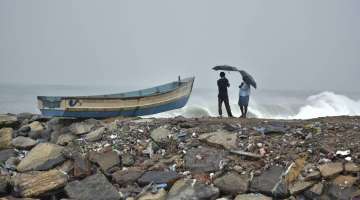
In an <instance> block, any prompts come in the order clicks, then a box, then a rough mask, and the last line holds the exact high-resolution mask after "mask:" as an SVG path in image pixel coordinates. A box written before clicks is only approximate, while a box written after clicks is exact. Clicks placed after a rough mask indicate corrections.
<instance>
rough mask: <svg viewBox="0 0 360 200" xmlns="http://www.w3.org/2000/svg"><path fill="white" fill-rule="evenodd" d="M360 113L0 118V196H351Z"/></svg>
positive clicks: (359, 194) (149, 199) (264, 199)
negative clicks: (254, 116)
mask: <svg viewBox="0 0 360 200" xmlns="http://www.w3.org/2000/svg"><path fill="white" fill-rule="evenodd" d="M359 136H360V117H348V116H343V117H327V118H317V119H311V120H270V119H236V118H230V119H228V118H223V119H219V118H194V119H187V118H183V117H176V118H167V119H142V118H114V119H106V120H95V119H87V120H78V119H62V118H51V119H49V118H44V117H42V116H39V115H34V114H30V113H22V114H18V115H11V114H6V115H0V170H1V176H0V196H1V197H0V199H1V200H7V199H8V200H10V199H49V200H57V199H79V200H85V199H99V200H100V199H104V200H112V199H114V200H119V199H127V200H133V199H138V200H165V199H169V200H182V199H184V200H186V199H191V200H197V199H198V200H205V199H210V200H215V199H219V200H220V199H221V200H228V199H229V200H230V199H235V200H251V199H259V200H268V199H269V200H270V199H301V200H303V199H304V200H306V199H360V181H359V180H360V179H359V175H360V138H359Z"/></svg>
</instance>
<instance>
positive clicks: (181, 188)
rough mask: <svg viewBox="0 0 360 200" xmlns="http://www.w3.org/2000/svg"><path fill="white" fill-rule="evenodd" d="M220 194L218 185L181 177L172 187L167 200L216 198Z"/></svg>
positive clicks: (210, 199)
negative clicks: (214, 185)
mask: <svg viewBox="0 0 360 200" xmlns="http://www.w3.org/2000/svg"><path fill="white" fill-rule="evenodd" d="M218 196H219V189H218V188H216V187H213V186H209V185H206V184H204V183H201V182H198V181H196V180H195V179H180V180H178V181H176V182H175V184H174V185H173V186H172V187H171V189H170V191H169V193H168V196H167V200H179V199H193V200H205V199H208V200H215V199H216V198H217V197H218Z"/></svg>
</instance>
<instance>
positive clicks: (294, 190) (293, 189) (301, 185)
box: [289, 181, 315, 195]
mask: <svg viewBox="0 0 360 200" xmlns="http://www.w3.org/2000/svg"><path fill="white" fill-rule="evenodd" d="M314 184H315V182H314V181H297V182H295V183H294V184H291V185H290V186H289V191H290V194H291V195H297V194H300V193H302V192H303V191H305V190H307V189H309V188H310V187H311V186H313V185H314Z"/></svg>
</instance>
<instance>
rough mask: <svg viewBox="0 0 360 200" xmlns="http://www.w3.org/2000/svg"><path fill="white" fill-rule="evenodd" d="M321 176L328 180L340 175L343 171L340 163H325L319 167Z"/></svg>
mask: <svg viewBox="0 0 360 200" xmlns="http://www.w3.org/2000/svg"><path fill="white" fill-rule="evenodd" d="M319 170H320V173H321V176H322V177H324V178H329V177H333V176H336V175H338V174H340V173H341V172H342V171H343V170H344V166H343V164H342V163H340V162H337V163H326V164H322V165H320V166H319Z"/></svg>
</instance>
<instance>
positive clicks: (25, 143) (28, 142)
mask: <svg viewBox="0 0 360 200" xmlns="http://www.w3.org/2000/svg"><path fill="white" fill-rule="evenodd" d="M11 144H12V145H13V146H14V147H15V148H17V149H22V150H29V149H31V148H33V147H34V146H35V145H36V141H35V140H33V139H31V138H28V137H23V136H19V137H16V138H14V139H13V140H12V141H11Z"/></svg>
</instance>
